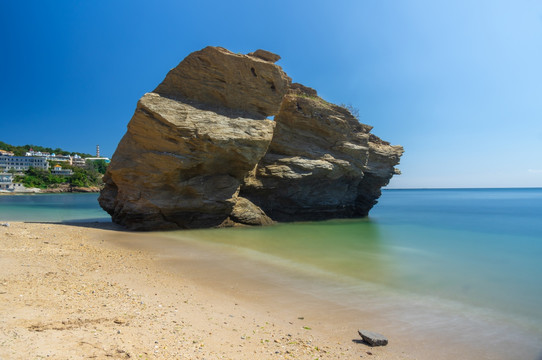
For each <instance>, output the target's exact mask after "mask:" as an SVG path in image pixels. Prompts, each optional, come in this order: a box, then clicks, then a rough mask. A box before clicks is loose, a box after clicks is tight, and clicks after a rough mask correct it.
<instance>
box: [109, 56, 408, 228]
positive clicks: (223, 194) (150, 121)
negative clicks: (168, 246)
mask: <svg viewBox="0 0 542 360" xmlns="http://www.w3.org/2000/svg"><path fill="white" fill-rule="evenodd" d="M278 59H280V57H279V56H278V55H276V54H273V53H271V52H268V51H265V50H257V51H255V52H253V53H250V54H248V55H240V54H234V53H232V52H230V51H228V50H226V49H223V48H218V47H207V48H205V49H203V50H200V51H197V52H194V53H192V54H190V55H189V56H188V57H187V58H185V59H184V60H183V61H182V62H181V63H180V64H179V65H178V66H177V67H176V68H174V69H172V70H171V71H170V72H169V73H168V74H167V76H166V78H165V79H164V81H163V82H162V83H161V84H160V85H159V86H158V87H157V88H156V89H155V90H154V91H153V92H151V93H147V94H145V95H144V96H143V97H142V98H141V99H140V100H139V102H138V104H137V108H136V110H135V114H134V116H133V117H132V119H131V121H130V123H129V124H128V130H127V132H126V134H125V135H124V137H123V138H122V140H121V141H120V143H119V145H118V147H117V150H116V151H115V154H114V155H113V158H112V160H111V164H110V166H109V168H108V170H107V173H106V175H105V176H104V182H105V187H104V189H103V190H102V192H101V194H100V197H99V202H100V205H101V206H102V208H104V209H105V210H106V211H107V212H108V213H109V214H110V215H111V216H112V219H113V221H115V222H116V223H119V224H122V225H124V226H126V227H127V228H129V229H133V230H165V229H188V228H202V227H218V226H235V225H266V224H271V223H273V221H296V220H315V219H329V218H337V217H360V216H365V215H367V213H368V212H369V210H370V209H371V207H372V206H373V205H374V204H375V203H376V200H377V199H378V197H379V196H380V188H381V187H382V186H384V185H386V184H387V183H388V182H389V180H390V178H391V177H392V176H393V174H394V173H395V171H396V170H395V168H394V167H395V165H397V164H398V163H399V158H400V156H401V155H402V153H403V149H402V147H400V146H391V145H389V144H388V143H386V142H384V141H382V140H380V139H379V138H377V137H376V136H374V135H372V134H370V133H369V132H370V130H371V127H370V126H368V125H364V124H361V123H359V121H358V120H357V119H356V118H354V117H353V116H352V114H351V113H350V112H349V111H348V110H347V109H345V108H343V107H340V106H337V105H333V104H330V103H327V102H326V101H324V100H323V99H321V98H320V97H318V95H317V93H316V91H315V90H313V89H310V88H308V87H305V86H303V85H300V84H292V83H291V79H290V78H289V77H288V76H287V75H286V74H285V73H284V72H283V71H282V69H281V68H280V67H279V66H278V65H276V64H275V62H276V61H277V60H278ZM269 116H275V117H274V121H272V120H269V119H268V117H269Z"/></svg>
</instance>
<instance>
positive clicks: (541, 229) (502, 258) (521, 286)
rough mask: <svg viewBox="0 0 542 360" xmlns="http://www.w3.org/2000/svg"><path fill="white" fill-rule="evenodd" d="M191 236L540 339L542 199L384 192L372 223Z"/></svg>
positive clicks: (512, 194)
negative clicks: (486, 317)
mask: <svg viewBox="0 0 542 360" xmlns="http://www.w3.org/2000/svg"><path fill="white" fill-rule="evenodd" d="M187 234H190V235H191V236H192V237H193V238H195V239H198V240H205V241H208V242H214V243H220V244H222V245H227V246H228V247H230V248H235V249H237V250H238V251H242V252H245V253H247V254H248V255H250V256H260V257H261V258H262V259H264V260H265V259H267V260H268V261H273V262H277V259H278V260H280V261H279V262H281V264H282V266H289V267H292V268H296V269H298V270H306V271H309V272H312V273H319V274H320V276H322V277H323V276H334V277H335V279H340V280H341V281H344V284H347V285H348V286H350V287H352V286H356V285H360V286H361V287H363V284H373V285H377V286H380V287H384V288H387V289H393V290H396V291H399V292H401V293H402V294H414V295H418V296H421V297H426V298H431V299H432V301H433V302H437V303H438V302H442V303H449V302H452V303H455V304H460V305H467V306H470V307H472V308H476V309H478V313H479V312H480V311H482V312H484V311H485V312H487V313H489V314H491V316H493V315H495V316H497V317H499V316H501V315H502V316H503V317H506V319H507V320H508V321H513V322H514V323H516V324H518V325H520V326H522V327H523V328H525V329H526V330H528V331H531V332H534V333H537V334H538V336H539V337H540V338H541V339H542V189H446V190H436V189H435V190H433V189H431V190H385V191H384V192H383V195H382V197H381V199H380V202H379V204H378V205H377V206H376V207H375V208H374V209H373V211H372V212H371V215H370V217H369V218H367V219H361V220H335V221H326V222H319V223H296V224H279V225H276V226H272V227H266V228H231V229H211V230H197V231H190V232H180V233H179V236H187Z"/></svg>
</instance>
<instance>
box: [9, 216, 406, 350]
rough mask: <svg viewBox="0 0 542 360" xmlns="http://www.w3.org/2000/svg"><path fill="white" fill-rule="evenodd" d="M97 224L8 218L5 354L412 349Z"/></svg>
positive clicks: (141, 236)
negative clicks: (219, 280) (360, 334)
mask: <svg viewBox="0 0 542 360" xmlns="http://www.w3.org/2000/svg"><path fill="white" fill-rule="evenodd" d="M89 226H90V227H89ZM89 226H85V225H82V226H73V225H58V224H37V223H16V222H15V223H14V222H11V223H10V226H9V227H1V228H0V235H1V236H0V238H1V242H0V269H1V272H0V299H1V301H0V313H1V314H2V316H1V320H0V359H31V358H32V359H42V358H43V359H44V358H53V359H87V358H92V359H111V358H115V359H125V358H135V359H140V358H141V359H147V358H151V359H273V358H285V359H288V358H290V359H317V358H318V359H347V358H348V359H352V358H360V357H370V358H372V359H395V358H404V359H409V358H410V357H408V356H406V355H401V356H399V355H400V354H394V350H393V346H391V345H390V347H387V348H383V347H380V348H371V347H369V346H367V345H366V344H363V343H360V342H359V341H358V340H357V334H356V330H357V329H356V328H351V329H344V328H342V326H343V325H344V324H341V322H340V321H338V322H333V321H332V319H330V322H329V323H322V320H323V319H322V318H326V317H329V315H332V313H330V314H329V315H326V314H320V315H322V316H321V317H319V318H316V317H312V316H311V314H310V313H311V311H303V310H304V309H305V310H309V309H310V308H311V306H310V304H308V305H309V306H305V305H304V304H302V303H300V304H299V306H298V307H297V308H293V309H292V308H282V306H281V304H280V302H279V303H275V301H274V300H273V299H267V301H265V302H263V303H260V302H259V301H258V299H259V296H258V294H257V291H256V290H257V289H253V290H255V291H254V293H250V291H247V289H246V288H245V287H246V286H247V285H249V283H250V281H249V280H247V281H244V280H243V279H232V281H231V283H230V284H229V285H228V286H226V287H227V288H229V290H230V291H224V288H223V287H222V288H220V287H219V288H218V289H217V288H213V287H210V286H209V285H210V284H209V283H208V281H206V280H205V279H203V278H202V276H201V272H202V270H204V269H197V268H193V269H192V270H193V271H192V272H188V271H185V273H182V272H180V271H179V270H180V269H179V268H176V267H175V266H173V265H172V264H169V265H168V261H160V259H159V257H158V256H157V254H156V253H153V252H152V251H150V250H146V249H144V246H142V247H141V248H140V249H137V248H136V247H134V245H133V244H132V245H131V247H132V248H128V247H126V246H122V243H123V242H126V241H127V238H132V239H137V238H144V237H145V235H140V234H133V233H123V232H120V231H118V230H116V229H115V226H114V225H111V224H100V225H99V226H100V227H102V228H98V227H96V228H92V226H93V225H89ZM104 227H105V228H110V229H104ZM115 238H116V242H115V240H114V239H115ZM137 243H138V242H137V241H136V244H137ZM185 265H186V266H188V267H190V266H191V265H190V264H185ZM192 265H194V264H192ZM184 269H185V270H186V267H185V268H184ZM198 278H199V280H198ZM253 285H254V284H253ZM273 303H275V305H274V306H268V305H269V304H273ZM306 305H307V304H306ZM280 308H282V310H281V311H278V309H280ZM346 334H347V335H346Z"/></svg>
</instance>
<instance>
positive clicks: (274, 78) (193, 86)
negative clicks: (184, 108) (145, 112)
mask: <svg viewBox="0 0 542 360" xmlns="http://www.w3.org/2000/svg"><path fill="white" fill-rule="evenodd" d="M256 53H258V54H259V56H258V57H251V56H248V55H240V54H234V53H232V52H230V51H228V50H226V49H224V48H220V47H211V46H209V47H206V48H205V49H203V50H200V51H196V52H194V53H192V54H190V55H188V56H187V57H186V58H185V59H184V60H183V61H182V62H181V63H180V64H179V65H178V66H177V67H176V68H174V69H173V70H171V71H170V72H169V73H168V74H167V76H166V78H165V79H164V81H163V82H162V83H161V84H160V85H158V87H157V88H156V89H155V90H154V92H155V93H157V94H160V95H163V96H167V97H171V98H174V99H177V98H179V97H185V98H189V99H192V100H196V101H199V102H202V103H205V104H210V105H217V106H223V107H226V108H230V109H238V110H245V111H247V112H249V113H252V114H259V115H260V117H266V116H271V115H275V114H276V113H277V112H278V110H279V108H280V103H281V102H282V97H283V96H284V94H285V93H286V91H287V90H288V87H289V85H290V83H291V79H290V78H289V77H288V76H287V75H286V74H285V73H284V72H283V71H282V69H281V68H280V67H279V66H277V65H274V64H273V63H271V62H269V61H267V60H263V59H261V56H264V57H268V56H266V55H265V54H264V55H261V54H263V51H260V52H256ZM265 53H268V52H265ZM269 54H271V55H274V54H272V53H269Z"/></svg>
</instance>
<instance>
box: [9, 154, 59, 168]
mask: <svg viewBox="0 0 542 360" xmlns="http://www.w3.org/2000/svg"><path fill="white" fill-rule="evenodd" d="M31 167H33V168H38V169H44V170H48V169H49V163H48V162H47V159H46V158H43V157H34V156H9V155H3V154H0V172H8V171H9V170H11V169H13V170H15V171H26V170H28V169H30V168H31Z"/></svg>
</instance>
